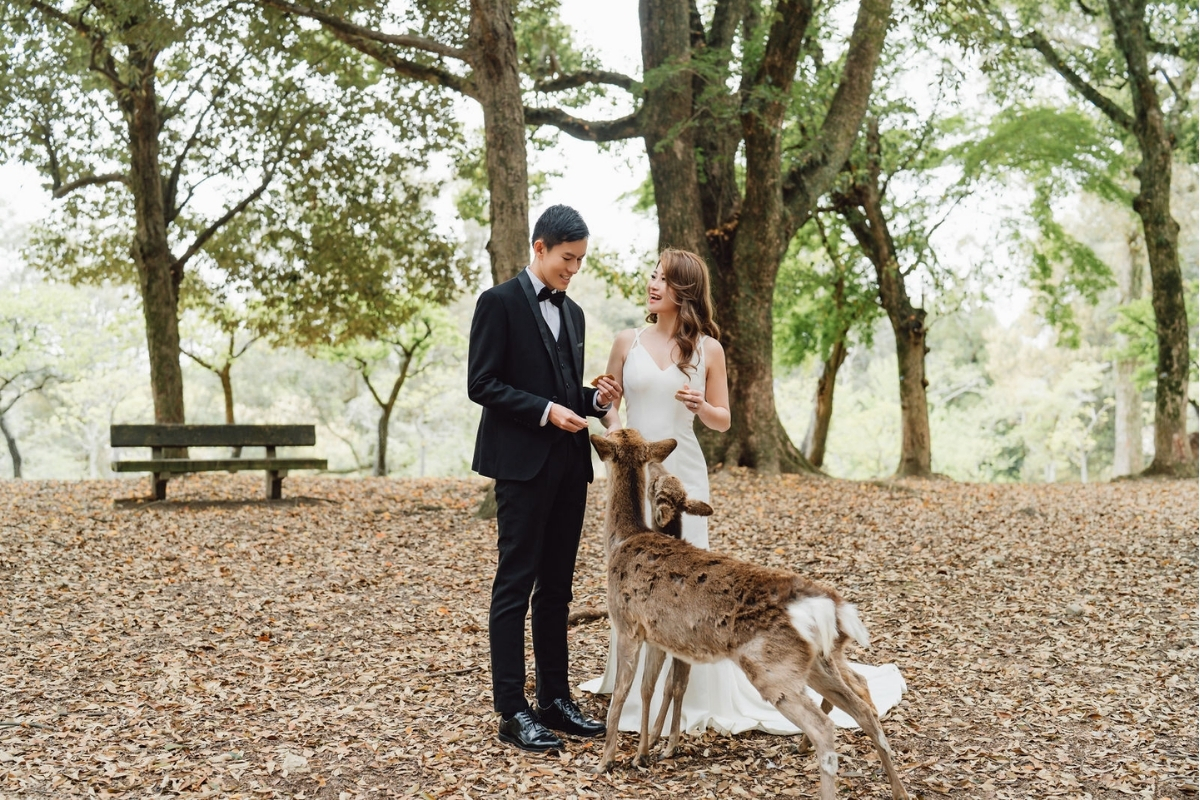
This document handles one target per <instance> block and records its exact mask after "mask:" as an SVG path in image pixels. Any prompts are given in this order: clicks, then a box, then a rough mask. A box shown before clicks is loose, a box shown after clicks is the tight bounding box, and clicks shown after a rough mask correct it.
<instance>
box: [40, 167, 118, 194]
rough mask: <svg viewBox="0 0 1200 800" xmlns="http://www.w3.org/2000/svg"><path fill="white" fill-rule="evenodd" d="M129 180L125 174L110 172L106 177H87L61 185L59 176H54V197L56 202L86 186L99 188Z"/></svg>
mask: <svg viewBox="0 0 1200 800" xmlns="http://www.w3.org/2000/svg"><path fill="white" fill-rule="evenodd" d="M128 180H129V176H127V175H126V174H125V173H124V172H110V173H108V174H106V175H86V176H84V177H82V178H77V179H75V180H73V181H71V182H70V183H59V181H58V176H57V175H55V176H54V182H55V184H57V185H55V186H54V187H53V190H54V191H53V196H54V199H55V200H58V199H61V198H63V197H66V196H67V195H69V194H70V193H71V192H73V191H75V190H76V189H82V188H83V187H84V186H98V185H100V184H102V183H126V182H127V181H128Z"/></svg>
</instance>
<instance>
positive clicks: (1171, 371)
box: [1108, 0, 1197, 477]
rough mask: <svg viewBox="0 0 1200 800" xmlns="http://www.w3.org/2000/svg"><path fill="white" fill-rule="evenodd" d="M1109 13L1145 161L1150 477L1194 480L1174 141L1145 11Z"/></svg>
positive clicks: (1115, 6)
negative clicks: (1153, 370) (1152, 335)
mask: <svg viewBox="0 0 1200 800" xmlns="http://www.w3.org/2000/svg"><path fill="white" fill-rule="evenodd" d="M1108 6H1109V14H1110V15H1111V17H1112V23H1113V32H1114V35H1115V36H1116V39H1117V45H1118V47H1119V48H1120V50H1121V53H1122V54H1123V55H1124V57H1125V63H1126V66H1127V67H1128V70H1129V77H1130V93H1131V95H1132V99H1133V116H1134V126H1133V129H1134V133H1135V135H1136V136H1137V140H1138V147H1139V149H1140V150H1141V155H1142V161H1141V163H1140V164H1138V166H1137V169H1136V170H1135V171H1134V174H1135V175H1137V178H1138V181H1139V183H1140V188H1139V190H1138V194H1137V196H1136V197H1135V198H1134V200H1133V210H1134V211H1135V212H1137V215H1138V217H1140V218H1141V220H1142V231H1143V233H1144V235H1145V239H1146V255H1147V257H1148V260H1149V262H1150V285H1151V290H1150V291H1151V300H1152V303H1153V305H1154V317H1155V321H1156V328H1157V333H1158V365H1157V375H1158V383H1157V388H1156V390H1155V396H1154V461H1153V462H1151V464H1150V467H1149V468H1148V469H1147V470H1146V474H1149V475H1171V476H1179V477H1185V476H1188V477H1195V476H1196V474H1197V470H1196V462H1195V461H1194V460H1193V458H1192V453H1191V446H1190V444H1189V443H1188V435H1187V405H1188V402H1187V391H1188V323H1187V307H1186V305H1185V303H1184V298H1183V275H1182V273H1181V272H1180V269H1179V224H1178V223H1177V222H1176V221H1175V219H1174V218H1173V217H1172V216H1171V167H1172V164H1173V161H1174V158H1173V153H1172V149H1171V138H1170V136H1169V134H1168V133H1167V128H1166V120H1165V119H1164V118H1163V111H1162V105H1161V103H1160V102H1159V98H1158V91H1157V89H1156V87H1155V85H1154V80H1153V77H1152V74H1151V70H1150V66H1149V58H1148V52H1147V51H1148V48H1149V39H1150V33H1149V31H1148V30H1147V27H1146V20H1145V4H1144V3H1133V4H1130V3H1124V2H1120V1H1119V0H1109V4H1108Z"/></svg>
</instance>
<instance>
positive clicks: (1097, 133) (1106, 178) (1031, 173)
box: [951, 105, 1134, 204]
mask: <svg viewBox="0 0 1200 800" xmlns="http://www.w3.org/2000/svg"><path fill="white" fill-rule="evenodd" d="M1107 128H1108V126H1107V125H1104V124H1102V123H1100V122H1099V121H1098V120H1097V119H1096V118H1095V116H1094V115H1088V114H1084V113H1083V112H1082V111H1080V110H1079V109H1076V108H1057V107H1055V108H1051V107H1046V106H1026V105H1016V106H1010V107H1007V108H1004V109H1002V110H1001V111H999V112H998V113H997V114H996V115H995V116H994V117H993V118H992V119H991V120H990V121H989V122H988V124H987V127H986V129H985V130H984V131H982V132H980V134H977V135H974V136H971V138H970V139H967V140H966V141H964V142H963V143H962V144H959V145H958V146H956V147H955V148H953V150H952V152H951V155H952V157H953V158H955V159H956V160H957V161H958V162H959V163H961V164H962V169H963V173H964V175H965V176H966V177H967V178H968V179H969V180H981V179H990V180H995V181H998V182H1003V181H1004V180H1006V179H1007V177H1008V176H1009V175H1010V174H1018V175H1021V176H1023V177H1024V178H1025V179H1027V180H1028V181H1030V182H1031V183H1033V184H1034V185H1037V186H1039V187H1042V191H1043V192H1044V193H1045V194H1046V195H1047V196H1050V195H1051V194H1053V195H1054V196H1059V197H1061V196H1065V195H1067V194H1071V193H1073V192H1078V191H1085V192H1091V193H1092V194H1095V195H1097V196H1099V197H1101V198H1103V199H1105V200H1110V201H1112V202H1116V203H1123V204H1129V203H1130V202H1132V200H1133V195H1132V193H1131V192H1130V191H1129V189H1128V188H1127V187H1126V186H1125V185H1123V182H1124V180H1125V179H1126V177H1127V176H1128V174H1129V173H1130V171H1131V170H1132V169H1133V166H1134V162H1133V161H1132V160H1131V155H1130V154H1129V153H1128V152H1127V151H1124V150H1123V149H1120V148H1114V147H1113V146H1112V140H1111V132H1110V131H1109V130H1108V129H1107ZM964 132H965V133H967V134H968V135H970V132H969V131H964Z"/></svg>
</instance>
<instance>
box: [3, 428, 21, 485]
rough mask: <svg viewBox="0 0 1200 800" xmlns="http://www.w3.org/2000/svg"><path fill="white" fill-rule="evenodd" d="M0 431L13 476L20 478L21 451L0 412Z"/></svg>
mask: <svg viewBox="0 0 1200 800" xmlns="http://www.w3.org/2000/svg"><path fill="white" fill-rule="evenodd" d="M0 433H2V434H4V441H5V443H6V444H7V445H8V457H9V458H10V459H12V473H13V477H14V478H17V479H20V477H21V451H20V449H19V448H18V447H17V437H15V436H13V435H12V431H10V430H9V429H8V420H7V419H5V418H4V415H2V414H0Z"/></svg>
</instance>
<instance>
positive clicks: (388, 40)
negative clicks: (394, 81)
mask: <svg viewBox="0 0 1200 800" xmlns="http://www.w3.org/2000/svg"><path fill="white" fill-rule="evenodd" d="M258 3H259V4H260V5H263V6H268V7H270V8H275V9H278V10H280V11H286V12H288V13H289V14H295V15H297V16H300V17H308V18H309V19H315V20H316V21H317V22H320V23H321V24H322V25H324V26H325V27H326V28H329V29H331V30H335V31H339V32H341V33H345V34H349V35H350V36H356V37H358V38H361V39H369V40H371V41H374V42H379V43H381V44H390V45H395V46H396V47H411V48H412V49H414V50H422V51H424V52H426V53H433V54H434V55H437V56H444V57H446V58H455V59H458V60H459V61H464V62H467V63H470V58H469V57H468V54H467V51H466V50H464V49H463V48H461V47H451V46H449V45H445V44H442V43H441V42H438V41H434V40H433V39H426V38H425V37H424V36H412V35H409V34H396V33H384V32H383V31H377V30H374V29H373V28H367V27H364V26H362V25H356V24H354V23H353V22H349V21H347V20H345V19H342V18H341V17H339V16H337V15H336V14H330V13H328V12H325V11H321V10H320V9H316V8H308V7H307V6H298V5H296V4H294V3H288V2H285V0H258Z"/></svg>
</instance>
